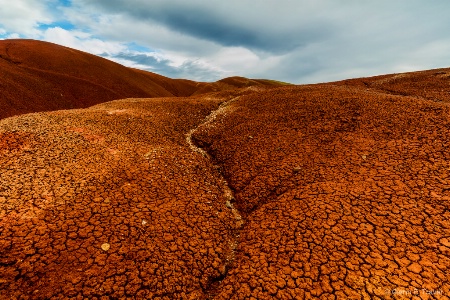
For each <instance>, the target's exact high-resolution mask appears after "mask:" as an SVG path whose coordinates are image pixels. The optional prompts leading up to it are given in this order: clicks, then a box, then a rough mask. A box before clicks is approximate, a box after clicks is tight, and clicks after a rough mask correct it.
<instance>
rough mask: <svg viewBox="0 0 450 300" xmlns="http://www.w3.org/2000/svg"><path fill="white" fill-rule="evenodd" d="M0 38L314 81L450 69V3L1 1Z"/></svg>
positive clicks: (199, 73)
mask: <svg viewBox="0 0 450 300" xmlns="http://www.w3.org/2000/svg"><path fill="white" fill-rule="evenodd" d="M0 7H1V9H0V38H1V39H7V38H31V39H38V40H45V41H50V42H54V43H58V44H62V45H65V46H69V47H72V48H76V49H80V50H83V51H86V52H90V53H93V54H96V55H101V56H103V57H105V58H108V59H111V60H114V61H117V62H119V63H122V64H124V65H127V66H133V67H136V68H141V69H145V70H148V71H153V72H156V73H159V74H162V75H165V76H169V77H172V78H188V79H193V80H201V81H215V80H217V79H220V78H223V77H227V76H234V75H240V76H246V77H250V78H270V79H276V80H281V81H287V82H292V83H315V82H325V81H332V80H339V79H345V78H351V77H361V76H370V75H377V74H386V73H396V72H404V71H413V70H421V69H431V68H439V67H450V18H449V14H450V1H448V0H428V1H422V0H405V1H403V0H386V1H385V0H227V1H224V0H0Z"/></svg>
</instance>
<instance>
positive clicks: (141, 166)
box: [0, 69, 450, 299]
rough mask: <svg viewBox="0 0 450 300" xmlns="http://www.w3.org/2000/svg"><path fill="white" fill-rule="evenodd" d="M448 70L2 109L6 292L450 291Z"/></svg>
mask: <svg viewBox="0 0 450 300" xmlns="http://www.w3.org/2000/svg"><path fill="white" fill-rule="evenodd" d="M136 72H139V71H136ZM448 73H450V70H449V69H441V70H431V71H424V72H413V73H407V74H403V75H402V74H395V75H384V76H378V77H373V78H363V79H353V80H348V81H341V82H335V83H328V84H317V85H304V86H284V87H278V88H273V86H271V85H273V84H279V83H276V82H274V81H266V80H251V79H245V78H241V77H233V78H228V79H225V80H221V81H218V82H215V83H211V84H208V85H203V84H199V86H200V85H202V87H201V88H202V89H203V90H202V92H204V94H196V93H197V92H198V91H199V90H200V88H199V89H197V90H193V92H192V94H195V95H193V96H190V97H173V96H169V97H163V98H161V97H160V98H128V99H122V100H116V101H111V102H106V103H102V104H98V105H95V106H92V107H89V108H86V109H74V110H60V111H54V112H45V113H42V112H41V113H35V114H27V115H21V116H15V117H11V118H6V119H3V120H0V299H63V298H75V299H83V298H87V299H449V297H450V280H449V275H448V274H450V152H449V151H448V149H449V147H450V108H449V106H448V101H447V100H446V99H447V98H446V95H447V94H448V93H449V92H450V85H449V84H448V83H449V78H448V76H446V74H448ZM169 83H170V84H172V81H170V82H169ZM267 84H269V86H268V85H267ZM165 89H166V90H168V89H169V88H168V86H165ZM437 89H439V92H437V91H436V90H437ZM213 90H217V91H218V92H210V93H206V92H208V91H213ZM172 91H173V90H172ZM434 91H436V93H435V92H434ZM171 93H172V92H171ZM173 94H174V93H172V95H173ZM179 95H181V94H178V95H177V96H179Z"/></svg>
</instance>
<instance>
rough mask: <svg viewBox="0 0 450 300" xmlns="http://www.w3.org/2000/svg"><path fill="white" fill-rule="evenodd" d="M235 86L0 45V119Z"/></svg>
mask: <svg viewBox="0 0 450 300" xmlns="http://www.w3.org/2000/svg"><path fill="white" fill-rule="evenodd" d="M246 80H247V79H246ZM236 84H237V85H236ZM253 84H258V85H260V84H262V83H261V82H257V81H255V82H254V83H253ZM240 85H241V84H240V83H238V82H236V81H232V82H230V81H228V82H218V83H199V82H195V81H191V80H185V79H171V78H167V77H164V76H161V75H158V74H154V73H151V72H146V71H142V70H137V69H133V68H128V67H125V66H122V65H120V64H118V63H115V62H112V61H110V60H107V59H104V58H102V57H98V56H95V55H92V54H88V53H85V52H82V51H78V50H74V49H71V48H68V47H64V46H60V45H56V44H53V43H48V42H42V41H36V40H22V39H17V40H2V41H0V119H2V118H6V117H10V116H13V115H18V114H24V113H30V112H39V111H51V110H59V109H71V108H85V107H89V106H92V105H95V104H99V103H103V102H107V101H110V100H114V99H122V98H132V97H133V98H134V97H139V98H148V97H172V96H177V97H179V96H190V95H192V94H194V93H195V94H199V93H204V92H211V91H220V90H223V89H232V88H236V87H240ZM268 85H273V83H269V84H268Z"/></svg>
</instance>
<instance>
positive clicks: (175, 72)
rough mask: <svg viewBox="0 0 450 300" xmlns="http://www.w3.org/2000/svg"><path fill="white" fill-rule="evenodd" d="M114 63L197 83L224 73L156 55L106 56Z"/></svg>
mask: <svg viewBox="0 0 450 300" xmlns="http://www.w3.org/2000/svg"><path fill="white" fill-rule="evenodd" d="M106 57H107V58H109V59H112V60H114V61H116V62H119V63H122V64H125V65H128V66H131V67H135V68H138V69H143V70H147V71H151V72H154V73H158V74H164V75H165V76H168V77H171V78H191V79H193V80H197V81H215V80H219V79H221V78H223V77H224V76H223V75H224V72H223V71H222V70H220V69H217V68H215V67H213V66H210V65H208V64H207V63H204V62H202V61H199V60H185V61H183V62H181V63H176V62H174V61H171V60H170V59H168V58H164V57H163V56H161V55H160V54H157V53H126V52H122V53H119V54H115V55H106Z"/></svg>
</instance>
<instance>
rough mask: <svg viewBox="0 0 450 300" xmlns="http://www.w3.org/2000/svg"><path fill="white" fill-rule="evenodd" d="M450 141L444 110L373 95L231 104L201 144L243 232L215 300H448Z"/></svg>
mask: <svg viewBox="0 0 450 300" xmlns="http://www.w3.org/2000/svg"><path fill="white" fill-rule="evenodd" d="M447 91H449V89H448V88H447ZM449 137H450V108H449V107H448V105H447V104H446V103H444V102H439V103H437V102H433V101H430V100H424V99H418V97H400V96H393V95H389V94H386V93H381V92H375V91H372V90H369V91H367V90H366V88H362V89H361V88H357V87H347V86H336V85H331V84H328V85H327V84H324V85H312V86H302V87H287V88H281V89H276V90H270V91H265V92H262V93H254V94H251V95H246V96H242V97H240V98H239V99H237V100H236V101H233V102H232V103H230V104H229V105H228V107H227V108H226V109H224V110H223V111H222V113H221V114H218V115H217V116H216V118H215V121H214V122H210V123H208V124H205V125H202V126H200V127H199V128H198V129H197V130H196V132H195V134H194V137H193V138H194V140H195V141H196V142H197V143H198V144H199V145H202V146H203V147H204V149H205V150H206V151H207V152H208V153H210V154H211V156H212V157H213V159H214V161H215V163H216V164H218V165H219V166H221V168H222V173H223V174H224V176H225V178H226V179H227V180H228V183H229V185H230V187H231V188H232V189H233V190H234V192H235V203H234V206H235V207H236V208H237V209H238V210H239V211H240V213H241V215H242V216H243V217H244V220H245V221H246V224H245V225H244V227H243V229H242V231H241V232H240V238H239V243H238V248H237V256H236V260H235V262H234V264H233V267H232V268H231V270H230V271H229V272H228V274H227V276H226V277H225V279H224V280H223V281H222V282H221V284H220V285H219V286H218V287H217V289H216V293H217V295H216V297H215V298H214V299H410V298H412V297H413V296H415V297H416V298H415V299H448V298H449V297H450V280H449V279H450V278H449V274H450V152H449V151H448V149H449V147H450V138H449Z"/></svg>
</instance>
